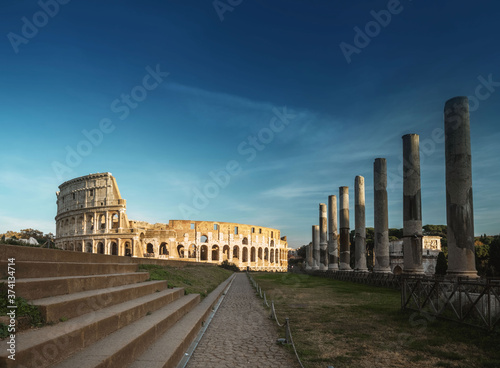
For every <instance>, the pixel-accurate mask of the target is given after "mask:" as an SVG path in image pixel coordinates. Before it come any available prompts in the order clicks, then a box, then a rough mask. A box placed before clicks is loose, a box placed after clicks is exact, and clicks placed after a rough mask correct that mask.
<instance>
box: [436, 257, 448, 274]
mask: <svg viewBox="0 0 500 368" xmlns="http://www.w3.org/2000/svg"><path fill="white" fill-rule="evenodd" d="M447 270H448V260H447V259H446V257H445V255H444V253H443V252H439V254H438V257H437V261H436V275H446V271H447Z"/></svg>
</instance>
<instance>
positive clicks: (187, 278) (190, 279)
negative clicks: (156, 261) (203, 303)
mask: <svg viewBox="0 0 500 368" xmlns="http://www.w3.org/2000/svg"><path fill="white" fill-rule="evenodd" d="M139 270H140V271H148V272H149V275H150V276H149V277H150V280H167V281H168V287H170V288H173V287H182V288H184V290H185V292H186V294H200V295H201V297H202V298H204V297H205V296H207V295H208V294H209V293H210V292H211V291H212V290H214V289H215V288H216V287H217V286H219V285H220V283H221V282H223V281H224V280H226V279H227V278H228V277H229V276H230V275H231V274H232V271H229V270H226V269H223V268H221V267H215V266H213V267H211V266H205V265H203V266H200V265H186V266H183V267H173V266H157V265H139Z"/></svg>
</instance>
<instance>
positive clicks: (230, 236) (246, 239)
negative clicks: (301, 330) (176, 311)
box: [55, 173, 288, 272]
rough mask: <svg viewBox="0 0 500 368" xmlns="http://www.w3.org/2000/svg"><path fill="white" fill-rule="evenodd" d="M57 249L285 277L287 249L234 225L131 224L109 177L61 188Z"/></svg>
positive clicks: (271, 232) (276, 234)
mask: <svg viewBox="0 0 500 368" xmlns="http://www.w3.org/2000/svg"><path fill="white" fill-rule="evenodd" d="M59 189H60V190H59V191H58V192H57V193H56V195H57V216H56V218H55V220H56V246H57V247H59V248H62V249H66V250H72V251H76V252H89V253H101V254H110V255H119V256H130V257H152V258H158V259H169V260H182V261H192V262H208V263H216V264H220V263H221V262H223V261H225V260H227V261H228V262H230V263H234V264H235V265H237V266H238V267H239V268H240V269H241V270H244V269H247V268H248V269H250V270H254V271H283V272H284V271H286V270H287V268H288V248H287V247H288V244H287V241H286V236H284V237H280V231H279V230H277V229H272V228H268V227H262V226H254V225H244V224H237V223H232V222H217V221H190V220H170V221H169V222H168V224H162V223H157V224H150V223H147V222H144V221H133V220H129V219H128V217H127V213H126V207H127V206H126V200H125V199H123V198H122V197H121V195H120V191H119V189H118V185H117V183H116V179H115V178H114V177H113V175H111V173H97V174H90V175H86V176H82V177H79V178H75V179H72V180H69V181H66V182H64V183H63V184H61V185H60V186H59Z"/></svg>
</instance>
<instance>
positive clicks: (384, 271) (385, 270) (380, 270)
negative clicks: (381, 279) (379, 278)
mask: <svg viewBox="0 0 500 368" xmlns="http://www.w3.org/2000/svg"><path fill="white" fill-rule="evenodd" d="M373 273H392V271H391V268H390V267H389V268H379V269H376V268H374V269H373Z"/></svg>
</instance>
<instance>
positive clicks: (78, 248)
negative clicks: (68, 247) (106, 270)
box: [76, 241, 82, 252]
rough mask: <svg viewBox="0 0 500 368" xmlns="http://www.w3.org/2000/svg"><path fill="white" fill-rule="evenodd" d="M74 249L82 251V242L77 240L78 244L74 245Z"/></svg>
mask: <svg viewBox="0 0 500 368" xmlns="http://www.w3.org/2000/svg"><path fill="white" fill-rule="evenodd" d="M76 251H77V252H81V251H82V243H81V242H80V241H79V242H78V244H77V245H76Z"/></svg>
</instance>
